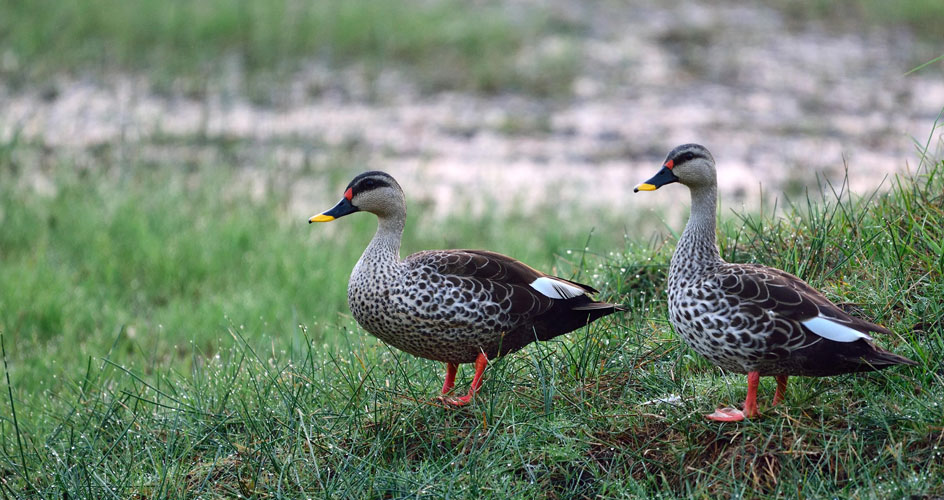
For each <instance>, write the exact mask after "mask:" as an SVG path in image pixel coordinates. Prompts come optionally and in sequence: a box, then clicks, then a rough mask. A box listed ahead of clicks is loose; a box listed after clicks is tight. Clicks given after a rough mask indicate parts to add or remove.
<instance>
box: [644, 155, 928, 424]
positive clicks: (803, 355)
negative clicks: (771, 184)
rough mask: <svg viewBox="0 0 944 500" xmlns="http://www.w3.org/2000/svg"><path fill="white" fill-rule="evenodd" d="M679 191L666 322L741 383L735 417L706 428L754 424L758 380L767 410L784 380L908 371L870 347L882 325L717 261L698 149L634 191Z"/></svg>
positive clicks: (709, 179)
mask: <svg viewBox="0 0 944 500" xmlns="http://www.w3.org/2000/svg"><path fill="white" fill-rule="evenodd" d="M672 183H680V184H682V185H684V186H687V187H688V189H689V191H690V193H691V213H690V216H689V219H688V223H687V225H686V226H685V230H684V231H683V232H682V235H681V237H680V238H679V240H678V245H677V246H676V248H675V251H674V252H673V254H672V260H671V263H670V264H669V276H668V282H667V287H666V288H667V292H668V311H669V321H670V323H671V324H672V326H673V327H674V329H675V331H676V333H677V334H678V335H679V336H680V337H681V338H682V339H683V340H684V341H685V342H686V343H687V344H688V345H689V346H690V347H691V348H692V349H694V350H695V351H696V352H697V353H699V354H701V355H702V356H704V357H705V358H707V359H708V360H709V361H711V362H712V363H713V364H715V365H717V366H719V367H721V368H722V369H723V370H725V371H728V372H733V373H741V374H746V375H747V398H746V399H745V401H744V406H743V409H741V410H739V409H736V408H719V409H717V410H715V412H713V413H711V414H709V415H706V417H707V418H708V419H710V420H715V421H721V422H736V421H741V420H744V419H745V418H754V417H757V416H758V414H759V412H758V406H757V388H758V385H759V381H760V377H761V376H771V377H774V378H775V379H776V382H777V388H776V391H775V392H774V399H773V405H777V404H778V403H780V402H781V401H783V399H784V397H785V395H786V390H787V379H788V377H789V376H791V375H798V376H810V377H825V376H833V375H840V374H845V373H855V372H868V371H873V370H880V369H883V368H888V367H890V366H895V365H915V364H916V363H915V362H914V361H912V360H910V359H908V358H906V357H903V356H899V355H897V354H894V353H892V352H889V351H887V350H885V349H882V348H881V347H879V346H877V345H875V343H874V341H873V338H872V336H871V335H872V334H874V333H880V334H885V335H891V334H892V332H891V331H890V330H889V329H887V328H885V327H883V326H879V325H876V324H874V323H871V322H869V321H865V320H863V319H860V318H856V317H854V316H851V315H850V314H847V313H846V312H845V311H843V309H841V308H840V307H839V306H837V305H836V304H834V303H833V302H831V301H830V300H829V299H827V298H826V296H825V295H823V294H822V293H821V292H819V291H818V290H816V289H814V288H813V287H811V286H810V285H809V284H807V283H806V282H804V281H803V280H801V279H800V278H798V277H796V276H794V275H792V274H790V273H788V272H785V271H782V270H780V269H775V268H772V267H768V266H764V265H759V264H738V263H730V262H726V261H724V260H723V259H722V258H721V254H720V252H719V251H718V246H717V244H716V242H715V229H716V213H715V211H716V202H717V197H718V190H717V188H718V182H717V175H716V172H715V160H714V157H712V155H711V153H710V152H709V151H708V149H706V148H705V147H704V146H702V145H699V144H683V145H681V146H678V147H676V148H675V149H673V150H672V151H670V152H669V154H668V156H666V158H665V161H664V162H663V163H662V168H661V169H660V170H659V171H658V173H656V174H655V175H654V176H653V177H652V178H651V179H649V180H647V181H646V182H644V183H642V184H639V185H637V186H636V187H635V188H634V189H633V191H634V192H637V193H638V192H640V191H655V190H657V189H659V188H661V187H662V186H665V185H668V184H672Z"/></svg>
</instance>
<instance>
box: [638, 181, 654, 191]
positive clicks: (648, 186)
mask: <svg viewBox="0 0 944 500" xmlns="http://www.w3.org/2000/svg"><path fill="white" fill-rule="evenodd" d="M655 190H656V187H655V186H653V185H652V184H646V183H645V182H643V183H642V184H640V185H638V186H636V188H635V189H633V191H634V192H636V191H655Z"/></svg>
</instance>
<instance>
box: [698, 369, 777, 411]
mask: <svg viewBox="0 0 944 500" xmlns="http://www.w3.org/2000/svg"><path fill="white" fill-rule="evenodd" d="M778 383H779V379H778ZM784 383H786V379H784ZM758 385H760V372H748V374H747V399H745V400H744V411H741V410H738V409H736V408H719V409H717V410H715V412H714V413H712V414H710V415H705V417H706V418H708V419H709V420H715V421H718V422H739V421H741V420H744V419H745V418H754V417H756V416H757V386H758Z"/></svg>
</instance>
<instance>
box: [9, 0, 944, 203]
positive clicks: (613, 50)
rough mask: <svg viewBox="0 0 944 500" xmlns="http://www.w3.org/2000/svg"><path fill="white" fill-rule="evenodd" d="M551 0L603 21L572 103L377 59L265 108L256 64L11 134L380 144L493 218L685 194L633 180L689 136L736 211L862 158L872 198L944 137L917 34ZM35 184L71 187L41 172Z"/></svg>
mask: <svg viewBox="0 0 944 500" xmlns="http://www.w3.org/2000/svg"><path fill="white" fill-rule="evenodd" d="M558 4H559V5H558ZM550 7H551V8H555V9H558V10H559V11H560V12H559V14H560V15H563V16H569V17H570V18H573V19H575V20H577V21H578V22H580V23H583V24H586V25H587V26H589V27H590V29H589V30H588V31H587V33H586V36H585V37H583V38H581V39H580V40H578V41H577V45H576V50H578V53H579V54H580V57H581V61H582V62H581V73H580V75H579V76H578V78H577V79H576V80H575V82H574V88H573V96H572V97H568V98H564V99H561V98H549V99H548V98H532V97H528V96H520V95H518V96H508V95H499V96H482V95H470V94H462V93H455V92H449V93H438V94H433V95H424V94H422V93H420V92H419V91H417V87H416V85H414V83H413V82H411V80H410V75H409V74H406V73H404V72H399V71H396V70H386V71H384V72H383V73H382V74H381V75H380V76H379V78H378V79H377V80H376V81H374V82H373V83H368V82H367V81H366V80H365V78H364V77H363V72H362V71H359V70H358V69H357V68H351V69H348V70H344V71H338V70H333V69H329V68H326V67H320V66H317V65H311V66H309V67H307V69H306V70H305V71H303V72H300V73H299V74H298V75H297V77H296V80H295V81H293V82H292V84H291V89H292V90H291V91H290V92H289V93H288V94H286V95H285V96H283V97H282V98H281V99H280V100H279V102H278V103H276V104H270V105H259V104H254V103H252V102H251V101H249V100H247V99H245V98H244V97H242V93H241V92H240V88H239V85H240V84H239V76H238V68H236V69H234V76H232V77H231V78H226V77H225V75H224V78H221V79H220V83H218V84H211V86H210V88H209V91H208V92H207V94H206V95H204V96H199V97H188V96H186V95H166V94H164V95H161V94H156V93H154V92H153V91H152V90H151V89H150V87H151V86H150V85H149V84H148V82H147V81H144V80H142V79H140V78H135V77H129V76H123V75H112V76H108V77H105V78H100V79H96V80H95V81H94V82H93V81H89V80H74V79H72V80H69V79H63V80H61V81H59V82H56V83H55V92H54V93H53V95H50V93H49V92H48V89H21V90H18V91H16V92H14V91H12V90H10V89H9V88H7V87H6V86H0V135H2V137H5V138H9V137H10V136H11V135H12V134H13V133H14V131H18V133H20V134H21V138H22V139H25V140H27V141H32V142H34V143H38V144H42V145H43V147H44V148H48V149H52V150H56V151H69V152H70V154H75V155H79V156H81V155H82V154H83V152H85V151H88V150H90V149H93V148H96V147H101V146H102V145H107V144H121V145H122V147H125V148H134V149H135V150H136V153H135V154H136V155H138V156H144V157H146V156H147V155H153V156H155V157H156V158H157V159H159V160H160V161H164V162H166V161H172V162H173V161H182V162H183V161H190V162H194V161H196V162H199V161H201V160H200V158H201V155H207V154H208V153H207V152H206V151H201V148H202V147H201V146H199V145H195V146H193V147H186V146H180V145H179V144H178V143H175V142H174V141H172V140H171V141H168V140H167V138H175V137H177V138H179V137H187V136H194V135H199V136H200V137H204V138H210V139H213V138H217V139H223V140H226V141H237V142H240V143H246V144H253V145H255V146H257V147H258V148H261V150H263V151H265V153H263V154H255V155H243V156H241V157H239V158H236V160H235V161H236V162H237V163H241V165H235V166H239V167H249V168H246V169H245V171H246V174H245V176H244V178H245V179H246V180H247V182H249V183H250V184H251V183H252V182H263V180H262V179H264V177H265V176H266V175H267V172H271V171H298V170H299V169H300V168H302V166H303V165H304V164H310V163H311V162H313V161H314V162H316V163H317V162H318V161H319V158H320V157H322V156H325V155H330V154H331V150H332V149H335V148H336V147H341V148H352V147H354V148H357V149H358V150H361V151H364V152H365V154H364V155H363V157H362V158H363V164H362V165H353V166H352V167H354V169H355V170H367V169H382V170H386V171H389V172H391V173H393V174H394V176H395V177H397V178H398V179H400V180H401V183H402V184H404V186H405V187H406V188H407V191H408V193H409V194H410V196H411V197H414V198H420V199H423V200H424V201H426V202H427V203H428V205H429V206H432V207H434V209H435V210H437V211H438V212H442V213H445V212H448V211H451V210H470V211H474V212H481V211H483V210H486V209H489V208H490V207H493V206H494V203H495V201H496V200H497V201H498V202H501V201H506V202H508V203H509V206H515V207H518V208H522V209H526V208H527V207H529V206H538V205H540V204H541V203H542V202H550V203H552V204H555V205H557V206H559V207H560V210H562V211H565V213H570V212H573V213H574V214H575V215H576V214H577V213H579V211H580V210H585V209H587V208H594V207H605V208H606V209H607V210H610V211H614V212H619V211H636V210H640V209H641V208H642V207H652V206H655V205H654V204H658V205H663V206H664V205H671V204H672V203H674V202H675V201H676V200H678V199H685V198H684V197H682V198H679V197H678V196H672V197H669V196H654V195H649V196H642V195H636V196H633V194H632V191H631V190H632V187H633V185H635V184H636V183H638V182H640V181H643V180H645V179H646V178H648V176H649V175H651V174H652V173H654V172H655V171H656V170H657V168H658V167H659V163H660V161H661V159H662V158H663V156H664V155H665V153H666V152H667V151H668V150H669V149H670V148H672V147H673V146H675V145H677V144H680V143H684V142H699V143H702V144H704V145H706V146H707V147H708V148H709V149H710V150H711V151H712V152H713V153H714V154H715V157H716V159H717V160H718V162H719V167H720V179H721V185H722V197H723V200H724V201H723V204H725V205H727V206H728V207H734V208H739V207H741V206H746V207H747V208H748V209H750V208H751V207H752V206H754V205H756V204H757V199H758V196H759V193H760V191H761V190H760V186H763V189H764V190H765V197H770V198H773V197H778V196H782V193H784V190H785V189H789V188H790V187H791V186H792V187H793V188H796V187H797V185H799V186H801V187H802V186H815V185H816V174H817V173H819V174H821V175H823V176H824V177H825V178H827V179H830V180H831V181H833V182H840V181H841V179H842V176H843V170H844V165H848V168H849V175H850V178H851V185H852V188H853V190H854V191H855V192H858V193H867V192H870V191H871V190H873V189H875V188H877V187H879V185H880V183H881V182H882V180H883V178H884V177H885V176H887V175H889V174H891V173H894V172H896V171H901V170H903V169H905V168H908V167H909V166H910V167H912V168H913V167H914V166H916V163H917V155H916V153H915V147H914V140H915V139H916V140H918V141H920V142H922V143H923V142H924V141H926V140H927V139H928V136H929V134H931V130H932V126H933V123H934V120H935V118H936V117H937V116H938V113H939V112H940V111H941V109H942V107H944V78H942V73H944V71H942V68H944V65H942V64H941V63H937V64H934V65H931V66H929V67H928V68H925V69H924V70H922V71H920V72H916V73H914V74H910V75H905V73H906V72H907V71H908V70H909V69H911V68H913V67H915V66H917V65H918V64H920V63H921V62H922V57H926V56H927V55H929V54H931V57H933V52H929V51H928V50H927V47H924V48H922V47H921V45H920V44H919V43H918V42H916V41H915V39H914V38H913V37H912V36H911V35H910V34H909V33H907V32H904V31H890V30H884V29H874V28H873V29H869V30H863V31H862V32H856V31H855V30H849V29H845V30H831V29H830V28H829V26H827V25H824V24H822V23H817V24H811V25H797V23H796V22H795V21H791V20H790V19H788V18H786V17H785V16H784V15H783V14H782V13H780V12H778V11H775V10H773V9H770V8H765V7H761V6H747V5H738V4H736V3H729V2H713V3H700V2H687V1H683V2H676V3H671V4H670V5H668V6H665V5H662V4H660V3H658V2H642V3H639V4H636V5H634V6H624V5H621V4H620V3H617V2H592V3H587V4H584V3H583V2H563V1H561V2H552V3H551V4H550ZM569 43H572V41H564V40H557V39H553V38H549V39H546V40H544V41H543V42H542V43H541V44H540V45H539V46H538V47H536V48H535V50H542V51H543V50H546V51H554V50H572V49H573V46H569V47H570V48H568V47H565V45H566V44H569ZM522 57H524V58H525V60H523V61H522V64H527V60H526V59H527V54H524V55H523V56H522ZM929 59H930V57H929ZM924 60H927V59H924ZM934 134H935V140H934V141H932V146H933V145H935V144H938V141H939V138H940V131H939V130H938V131H936V132H934ZM168 144H176V145H173V146H168ZM210 156H212V153H210ZM228 161H233V160H232V159H230V160H228ZM326 182H327V180H326V177H325V176H323V175H319V173H318V172H314V173H312V174H311V175H301V176H299V178H298V180H297V182H293V183H292V188H291V189H292V194H291V196H292V199H293V200H294V201H293V203H292V205H293V206H297V211H298V212H299V214H301V215H305V216H307V215H310V214H308V212H309V211H310V210H311V207H312V206H313V204H312V200H311V197H312V196H313V195H314V194H315V193H317V195H318V196H319V197H320V196H321V195H322V193H324V192H325V190H326V189H328V190H334V191H337V192H338V193H340V189H341V187H342V186H341V185H330V186H326V185H325V183H326ZM344 182H346V181H344ZM330 183H331V184H335V183H339V181H337V180H332V181H331V182H330ZM33 184H34V185H35V187H38V188H42V187H43V186H47V187H49V186H50V185H51V184H52V187H51V189H54V181H51V180H49V179H42V177H41V174H40V175H39V177H36V178H35V182H34V183H33ZM259 192H262V191H259ZM331 192H333V191H331ZM483 193H488V194H489V196H480V195H481V194H483ZM676 194H677V195H678V193H676ZM292 211H293V212H294V211H296V210H295V209H293V210H292Z"/></svg>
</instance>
